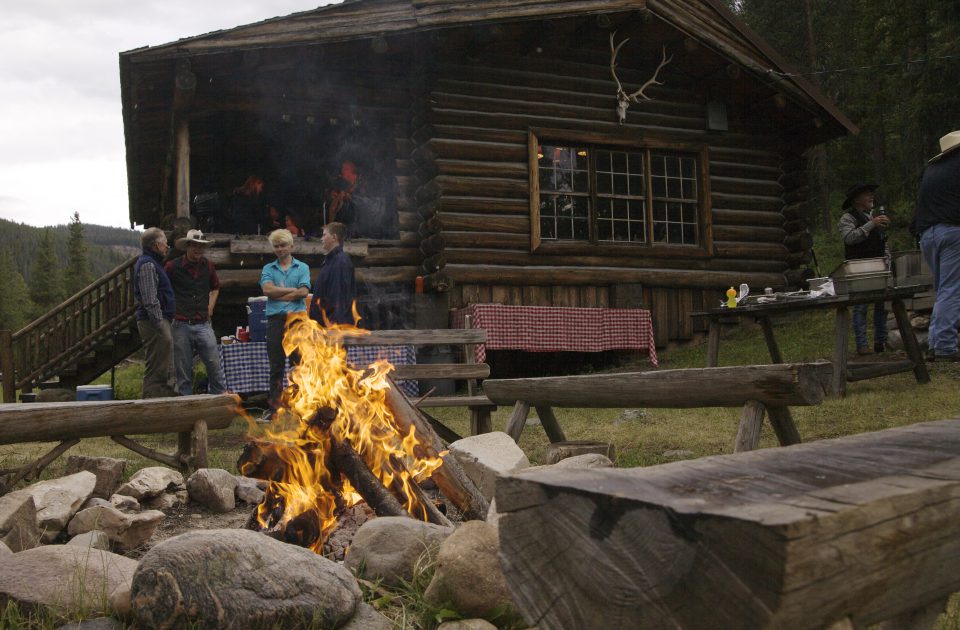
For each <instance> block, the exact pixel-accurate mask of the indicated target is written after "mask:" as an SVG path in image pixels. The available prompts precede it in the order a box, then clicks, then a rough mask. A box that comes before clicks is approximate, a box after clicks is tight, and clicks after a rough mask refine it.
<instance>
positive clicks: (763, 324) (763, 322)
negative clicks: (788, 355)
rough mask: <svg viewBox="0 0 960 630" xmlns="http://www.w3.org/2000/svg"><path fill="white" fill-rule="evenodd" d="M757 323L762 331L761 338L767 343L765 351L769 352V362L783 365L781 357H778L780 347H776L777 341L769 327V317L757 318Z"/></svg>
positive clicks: (771, 328) (771, 327)
mask: <svg viewBox="0 0 960 630" xmlns="http://www.w3.org/2000/svg"><path fill="white" fill-rule="evenodd" d="M757 322H759V324H760V328H761V329H762V330H763V338H764V340H765V341H766V342H767V350H769V351H770V360H771V361H773V362H774V363H783V356H781V355H780V347H779V346H777V340H776V338H775V337H774V336H773V326H771V325H770V318H769V317H758V318H757Z"/></svg>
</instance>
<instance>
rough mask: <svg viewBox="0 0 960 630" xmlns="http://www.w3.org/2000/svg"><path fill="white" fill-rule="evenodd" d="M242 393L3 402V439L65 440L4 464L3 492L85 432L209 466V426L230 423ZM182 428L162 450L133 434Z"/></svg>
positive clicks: (0, 473)
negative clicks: (171, 446) (31, 457)
mask: <svg viewBox="0 0 960 630" xmlns="http://www.w3.org/2000/svg"><path fill="white" fill-rule="evenodd" d="M238 406H239V399H238V398H237V397H236V396H234V395H233V394H223V395H219V396H207V395H197V396H177V397H175V398H151V399H148V400H110V401H103V402H62V403H29V404H24V403H7V404H2V405H0V444H19V443H22V442H59V444H58V445H57V446H55V447H54V448H53V449H51V450H50V451H49V452H47V453H46V454H45V455H43V456H42V457H41V458H39V459H38V460H37V461H35V462H33V463H31V464H27V465H25V466H23V467H21V468H19V469H13V470H0V477H3V479H2V481H0V494H2V493H3V492H6V491H7V490H9V489H10V488H11V487H12V486H13V485H14V484H16V483H17V482H18V481H20V480H21V479H28V480H30V479H35V478H36V477H37V475H39V474H40V472H41V471H42V470H43V469H44V468H46V467H47V466H48V465H49V464H50V463H51V462H53V460H55V459H56V458H57V457H59V456H60V455H62V454H63V453H65V452H66V451H67V450H69V449H70V448H72V447H73V446H74V445H76V444H77V443H78V442H79V441H80V440H81V439H82V438H92V437H109V438H110V439H112V440H113V441H114V442H116V443H117V444H120V445H122V446H124V447H126V448H128V449H130V450H131V451H133V452H135V453H138V454H140V455H143V456H144V457H147V458H149V459H152V460H155V461H158V462H161V463H163V464H166V465H167V466H170V467H171V468H177V469H179V470H180V471H182V472H184V473H186V472H189V471H190V470H196V469H198V468H206V467H207V431H208V430H209V429H225V428H227V427H228V426H230V423H231V422H232V421H233V419H234V417H235V416H236V415H237V409H238ZM154 433H176V434H177V451H176V453H174V454H172V455H167V454H165V453H160V452H158V451H155V450H154V449H151V448H149V447H147V446H144V445H142V444H140V443H138V442H135V441H134V440H132V439H130V438H128V437H127V436H128V435H144V434H154Z"/></svg>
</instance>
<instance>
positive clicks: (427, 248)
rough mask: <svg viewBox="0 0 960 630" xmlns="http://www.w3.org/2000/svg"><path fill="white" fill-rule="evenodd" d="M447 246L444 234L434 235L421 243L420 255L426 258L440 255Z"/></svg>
mask: <svg viewBox="0 0 960 630" xmlns="http://www.w3.org/2000/svg"><path fill="white" fill-rule="evenodd" d="M446 246H447V241H446V239H445V238H444V236H443V234H432V235H430V236H428V237H427V238H425V239H423V240H422V241H420V253H422V254H423V255H424V256H433V255H435V254H439V253H440V252H442V251H443V250H444V248H445V247H446Z"/></svg>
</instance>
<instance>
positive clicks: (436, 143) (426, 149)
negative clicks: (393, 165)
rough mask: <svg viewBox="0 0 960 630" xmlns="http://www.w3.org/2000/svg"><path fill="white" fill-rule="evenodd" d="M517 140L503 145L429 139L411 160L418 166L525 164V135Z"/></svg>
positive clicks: (499, 143)
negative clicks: (442, 163) (440, 162)
mask: <svg viewBox="0 0 960 630" xmlns="http://www.w3.org/2000/svg"><path fill="white" fill-rule="evenodd" d="M516 135H520V134H516ZM517 140H518V141H516V142H512V143H505V142H484V141H472V140H462V139H450V138H430V139H429V140H428V141H427V142H425V143H424V144H423V145H421V146H419V147H417V148H416V149H414V151H413V159H414V161H416V163H417V164H420V165H428V164H434V163H436V162H437V161H438V160H475V161H493V162H525V161H526V160H527V159H528V156H527V137H526V134H524V135H523V137H522V138H518V139H517Z"/></svg>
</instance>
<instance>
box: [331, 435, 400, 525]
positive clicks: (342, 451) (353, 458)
mask: <svg viewBox="0 0 960 630" xmlns="http://www.w3.org/2000/svg"><path fill="white" fill-rule="evenodd" d="M330 455H331V457H330V462H331V463H332V464H333V469H334V470H339V471H340V472H342V473H343V474H344V475H345V476H346V477H347V479H349V480H350V484H351V485H352V486H353V487H354V489H355V490H356V491H357V492H359V493H360V496H362V497H363V499H364V500H365V501H366V502H367V504H368V505H369V506H370V507H371V508H373V511H374V513H375V514H376V515H377V516H410V514H409V513H407V511H406V510H405V509H403V506H402V505H400V501H398V500H397V498H396V497H395V496H393V495H392V494H391V493H390V491H389V490H387V488H386V486H384V485H383V483H382V482H381V481H380V480H379V479H377V477H376V476H375V475H374V474H373V473H372V472H370V469H369V468H367V465H366V464H365V463H364V462H363V459H362V458H361V457H360V455H358V454H357V452H356V451H354V450H353V449H352V448H350V445H349V444H342V443H340V442H337V441H334V442H333V450H332V452H331V454H330Z"/></svg>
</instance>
